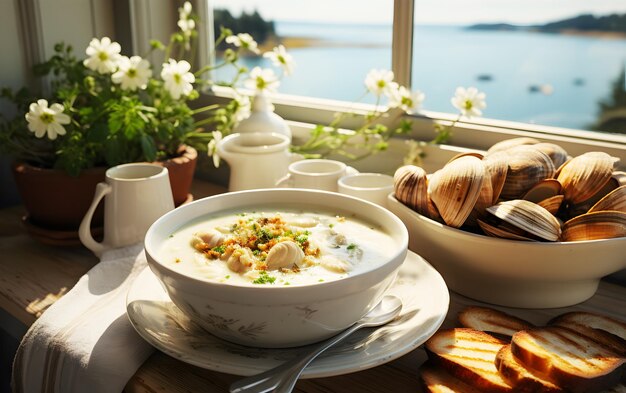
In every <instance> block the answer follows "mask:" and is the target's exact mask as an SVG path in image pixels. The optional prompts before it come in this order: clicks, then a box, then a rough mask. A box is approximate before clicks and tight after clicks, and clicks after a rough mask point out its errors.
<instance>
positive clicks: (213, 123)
mask: <svg viewBox="0 0 626 393" xmlns="http://www.w3.org/2000/svg"><path fill="white" fill-rule="evenodd" d="M179 16H180V18H179V21H178V26H179V28H180V29H179V30H178V31H177V32H175V33H174V34H172V36H171V38H170V41H169V43H167V45H165V44H163V43H161V42H158V41H152V42H151V52H160V53H162V54H163V62H162V63H161V64H150V62H149V61H148V60H147V59H146V58H145V56H144V57H140V56H131V57H127V56H124V55H122V54H121V53H122V48H121V47H120V45H119V44H118V43H116V42H113V41H112V40H111V39H109V38H108V37H103V38H101V39H98V38H94V39H92V40H91V42H90V43H89V46H88V47H87V49H86V51H85V54H86V57H85V58H78V57H77V56H76V55H75V54H74V51H73V49H72V47H71V46H68V45H64V44H63V43H60V44H57V45H56V46H55V48H54V49H55V53H54V55H53V56H52V57H51V58H50V59H49V60H48V61H46V62H44V63H43V64H40V65H37V66H36V67H35V68H34V73H35V75H37V76H39V77H49V78H50V81H51V82H50V87H51V88H50V93H49V94H48V95H47V97H46V98H35V97H34V96H33V95H32V94H30V93H28V91H27V90H25V89H22V90H20V91H18V92H15V93H14V92H12V91H10V90H8V89H4V90H3V91H2V97H4V98H7V99H9V100H10V101H12V102H13V103H14V104H15V105H16V108H17V110H18V113H19V112H21V113H23V114H24V115H23V116H19V115H18V116H17V117H16V118H14V119H12V120H8V119H3V118H0V151H2V153H3V154H6V155H9V156H11V157H13V158H14V159H15V165H14V174H15V179H16V184H17V186H18V191H19V192H20V195H21V197H22V201H23V204H24V206H25V207H26V209H27V211H28V219H29V220H30V221H29V222H30V223H31V224H33V225H36V226H40V227H45V228H49V229H53V230H75V229H76V228H77V227H78V225H79V223H80V220H81V218H82V216H83V215H84V213H85V211H86V210H87V208H88V206H89V204H90V201H91V198H92V196H93V192H94V187H95V184H97V183H98V182H99V181H102V180H103V179H104V172H105V170H106V168H108V167H110V166H114V165H118V164H122V163H128V162H136V161H149V162H157V163H160V164H162V165H164V166H166V167H168V169H169V172H170V178H171V183H172V185H173V193H174V199H175V202H176V203H177V204H180V203H182V202H184V200H185V199H186V198H187V196H188V192H189V187H190V185H191V179H192V175H193V171H194V168H195V162H196V158H197V154H198V151H201V152H203V151H207V144H208V142H209V141H211V140H212V139H213V137H214V135H216V131H217V132H219V133H220V135H221V134H228V133H229V132H230V131H231V130H232V127H233V126H234V125H235V124H236V123H237V122H238V121H239V120H241V119H242V118H243V117H245V114H246V111H247V110H248V109H249V106H250V104H249V99H248V97H243V96H239V95H236V98H235V99H233V100H231V101H230V102H228V103H227V104H224V105H211V106H208V107H201V108H193V104H192V101H193V100H194V99H196V98H197V97H198V96H199V90H200V89H201V88H204V87H206V86H211V85H212V84H214V83H215V82H214V81H211V80H203V79H202V78H201V76H202V75H204V74H205V73H206V71H208V70H210V69H211V68H213V67H212V66H204V67H201V68H200V69H199V70H197V71H196V72H192V70H191V68H192V66H191V64H190V62H189V61H187V59H192V58H193V53H192V52H193V48H194V47H195V45H194V40H195V39H196V38H197V32H196V30H195V25H196V20H197V19H196V16H195V15H193V14H192V10H191V5H190V4H189V3H188V2H187V3H185V5H184V6H183V7H182V8H180V9H179ZM222 41H224V42H225V43H228V44H230V47H229V48H228V49H226V50H225V52H224V56H223V63H221V64H218V65H216V66H214V67H221V66H224V65H228V64H232V65H234V66H235V67H236V68H237V70H238V72H237V74H236V76H235V80H234V81H232V82H230V83H224V82H221V83H220V84H221V85H226V86H233V87H234V86H235V82H236V81H237V80H238V79H241V78H242V76H244V74H246V73H248V70H247V69H245V68H243V67H240V66H239V65H238V63H237V60H238V58H239V56H240V55H242V54H243V52H249V53H253V52H258V50H257V47H256V42H254V40H253V39H252V38H251V37H250V36H249V35H247V34H238V35H233V33H232V32H231V31H230V30H228V29H222V30H221V35H220V36H219V37H218V38H217V41H216V47H217V45H218V44H220V43H222ZM174 54H177V56H174ZM255 72H256V71H255V70H252V72H250V74H251V75H250V76H251V77H254V78H256V76H254V75H252V74H254V73H255ZM257 73H258V72H257ZM203 127H210V128H209V129H208V130H205V129H204V128H203ZM95 223H96V225H97V224H98V219H97V218H96V219H95Z"/></svg>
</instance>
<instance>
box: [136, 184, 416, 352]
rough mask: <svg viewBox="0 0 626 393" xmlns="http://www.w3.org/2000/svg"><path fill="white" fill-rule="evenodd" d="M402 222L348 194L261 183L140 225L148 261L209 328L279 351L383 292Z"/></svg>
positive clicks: (396, 263)
mask: <svg viewBox="0 0 626 393" xmlns="http://www.w3.org/2000/svg"><path fill="white" fill-rule="evenodd" d="M407 246H408V232H407V230H406V227H405V226H404V224H403V223H402V221H400V219H398V217H396V216H395V215H393V214H392V213H390V212H389V211H388V210H386V209H383V208H381V207H379V206H377V205H375V204H373V203H369V202H366V201H363V200H360V199H357V198H353V197H349V196H346V195H341V194H336V193H331V192H325V191H312V190H302V189H265V190H251V191H241V192H235V193H228V194H222V195H217V196H213V197H209V198H205V199H201V200H198V201H195V202H192V203H190V204H188V205H184V206H181V207H179V208H177V209H175V210H173V211H171V212H169V213H167V214H165V215H164V216H162V217H161V218H159V219H158V220H157V221H156V222H155V223H154V224H153V225H152V226H151V227H150V229H149V230H148V233H147V234H146V238H145V250H146V256H147V259H148V264H149V266H150V268H151V269H152V271H153V272H154V274H155V275H156V276H157V277H158V279H159V280H160V281H161V283H162V284H163V286H164V287H165V289H166V291H167V293H168V295H169V296H170V298H171V299H172V301H173V302H174V304H176V305H177V306H178V307H179V308H180V309H181V310H182V311H183V312H184V313H185V314H186V315H188V316H189V317H190V318H191V319H192V320H193V321H195V322H196V323H198V324H199V325H200V326H202V327H203V328H205V329H206V330H207V331H209V332H210V333H212V334H214V335H216V336H218V337H220V338H223V339H225V340H228V341H232V342H235V343H238V344H244V345H249V346H255V347H268V348H280V347H291V346H298V345H305V344H309V343H312V342H316V341H320V340H323V339H325V338H328V337H330V336H333V335H335V334H337V333H338V332H339V331H341V330H343V329H345V328H347V327H348V326H350V325H351V324H353V323H354V322H356V321H357V320H358V319H359V318H361V317H362V316H363V315H364V314H366V313H367V311H369V309H370V308H372V307H373V306H374V305H376V304H377V303H378V301H379V300H380V299H381V298H382V296H383V294H384V292H385V290H386V289H387V288H388V287H389V286H390V285H391V283H392V281H393V280H394V278H395V276H396V273H397V270H398V268H399V267H400V265H401V264H402V262H403V261H404V259H405V257H406V253H407Z"/></svg>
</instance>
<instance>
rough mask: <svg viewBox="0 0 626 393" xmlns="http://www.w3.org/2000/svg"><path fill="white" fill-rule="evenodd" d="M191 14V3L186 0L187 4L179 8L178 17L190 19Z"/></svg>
mask: <svg viewBox="0 0 626 393" xmlns="http://www.w3.org/2000/svg"><path fill="white" fill-rule="evenodd" d="M189 15H191V3H190V2H188V1H185V4H183V6H182V7H180V8H179V9H178V18H179V19H189Z"/></svg>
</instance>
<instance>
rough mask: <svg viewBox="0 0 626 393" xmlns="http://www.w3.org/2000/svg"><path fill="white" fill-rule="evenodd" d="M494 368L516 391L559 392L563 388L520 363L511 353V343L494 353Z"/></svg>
mask: <svg viewBox="0 0 626 393" xmlns="http://www.w3.org/2000/svg"><path fill="white" fill-rule="evenodd" d="M496 368H497V369H498V371H500V375H502V377H503V378H504V379H505V380H506V381H507V382H508V383H509V384H511V385H512V386H515V391H516V392H520V393H522V392H528V393H530V392H536V393H559V392H563V389H561V388H560V387H558V386H556V385H555V384H553V383H552V382H550V381H547V380H545V379H542V378H541V377H539V376H537V375H534V374H533V373H532V372H530V371H529V370H528V369H527V368H526V367H524V366H523V365H522V364H520V363H519V362H518V361H517V359H516V358H515V356H513V353H512V352H511V345H505V346H503V347H502V348H501V349H500V350H499V351H498V354H497V355H496Z"/></svg>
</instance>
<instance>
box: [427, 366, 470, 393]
mask: <svg viewBox="0 0 626 393" xmlns="http://www.w3.org/2000/svg"><path fill="white" fill-rule="evenodd" d="M420 379H421V381H422V385H423V388H424V391H425V392H431V393H480V391H479V390H476V389H474V388H473V387H471V386H470V385H468V384H466V383H465V382H462V381H461V380H459V379H457V378H455V377H453V376H452V375H450V374H448V373H447V372H446V371H445V370H443V369H442V368H439V367H435V366H434V365H432V364H425V365H423V366H422V367H420Z"/></svg>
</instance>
